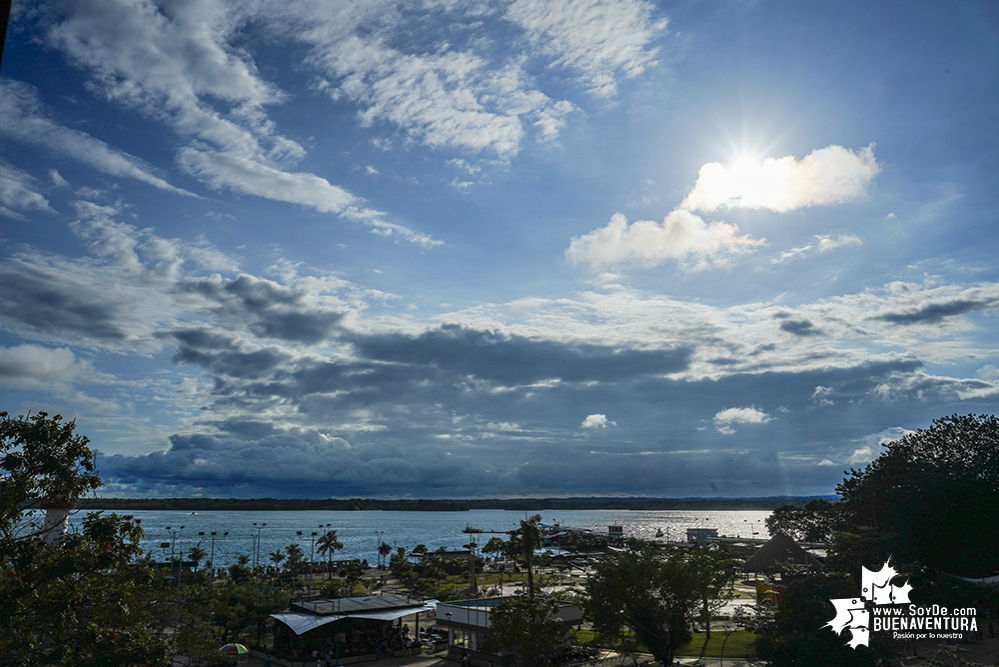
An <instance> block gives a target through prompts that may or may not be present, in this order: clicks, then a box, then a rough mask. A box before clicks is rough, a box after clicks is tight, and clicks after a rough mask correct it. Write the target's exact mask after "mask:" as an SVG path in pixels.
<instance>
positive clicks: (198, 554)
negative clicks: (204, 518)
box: [187, 544, 208, 572]
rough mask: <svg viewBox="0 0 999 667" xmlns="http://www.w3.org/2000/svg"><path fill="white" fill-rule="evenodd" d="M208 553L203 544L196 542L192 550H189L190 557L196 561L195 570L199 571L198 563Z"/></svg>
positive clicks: (188, 555)
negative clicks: (202, 546)
mask: <svg viewBox="0 0 999 667" xmlns="http://www.w3.org/2000/svg"><path fill="white" fill-rule="evenodd" d="M207 555H208V553H207V552H206V551H205V550H204V549H202V548H201V546H200V545H198V544H195V545H194V546H193V547H191V550H190V551H188V552H187V557H188V559H190V560H193V561H194V571H195V572H197V571H198V563H199V562H201V560H202V559H203V558H204V557H205V556H207Z"/></svg>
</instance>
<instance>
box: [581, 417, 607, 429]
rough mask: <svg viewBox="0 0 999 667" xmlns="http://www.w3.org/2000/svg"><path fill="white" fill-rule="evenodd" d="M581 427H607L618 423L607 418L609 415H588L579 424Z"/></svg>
mask: <svg viewBox="0 0 999 667" xmlns="http://www.w3.org/2000/svg"><path fill="white" fill-rule="evenodd" d="M579 426H580V428H607V427H608V426H616V424H615V423H614V422H612V421H609V420H608V419H607V415H586V419H584V420H583V423H582V424H580V425H579Z"/></svg>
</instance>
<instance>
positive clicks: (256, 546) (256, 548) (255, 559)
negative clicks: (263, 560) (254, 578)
mask: <svg viewBox="0 0 999 667" xmlns="http://www.w3.org/2000/svg"><path fill="white" fill-rule="evenodd" d="M266 525H267V524H266V523H261V524H257V522H256V521H254V522H253V527H254V528H255V529H256V531H257V537H256V540H255V541H254V542H255V544H254V554H253V569H254V570H256V569H257V566H258V565H259V564H260V531H262V530H263V529H264V526H266Z"/></svg>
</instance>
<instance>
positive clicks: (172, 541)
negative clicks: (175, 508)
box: [166, 526, 184, 588]
mask: <svg viewBox="0 0 999 667" xmlns="http://www.w3.org/2000/svg"><path fill="white" fill-rule="evenodd" d="M166 529H167V532H168V533H170V567H171V569H172V568H177V574H176V575H175V576H176V577H177V587H178V588H179V587H180V563H179V562H177V558H176V556H175V554H176V549H175V546H176V543H177V533H179V532H180V531H182V530H184V527H183V526H181V527H180V528H177V529H174V528H172V527H171V526H167V527H166Z"/></svg>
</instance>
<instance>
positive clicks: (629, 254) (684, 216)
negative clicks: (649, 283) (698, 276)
mask: <svg viewBox="0 0 999 667" xmlns="http://www.w3.org/2000/svg"><path fill="white" fill-rule="evenodd" d="M764 242H765V240H763V239H754V238H752V237H750V236H748V235H745V234H740V233H739V227H738V225H734V224H729V223H726V222H710V223H708V222H705V221H704V220H703V219H702V218H701V217H700V216H697V215H695V214H693V213H690V212H689V211H684V210H682V209H675V210H674V211H672V212H671V213H670V214H669V215H667V216H666V217H665V218H664V219H663V221H662V223H658V222H654V221H651V220H638V221H636V222H633V223H631V224H628V221H627V219H626V218H625V217H624V215H623V214H621V213H617V214H615V215H614V216H613V217H612V218H611V220H610V222H609V223H608V224H607V226H606V227H603V228H601V229H597V230H595V231H592V232H590V233H589V234H584V235H582V236H577V237H574V238H573V239H572V241H570V243H569V248H568V249H567V250H566V252H565V255H566V258H567V259H568V260H569V261H570V262H572V263H574V264H580V263H586V264H590V265H591V266H594V267H605V266H611V265H616V264H623V263H630V262H635V263H641V264H646V265H654V264H658V263H660V262H662V261H663V260H666V259H675V260H687V259H694V260H708V259H710V258H713V257H717V256H719V255H723V254H736V253H742V252H746V251H748V250H749V249H751V248H753V247H755V246H757V245H760V244H762V243H764Z"/></svg>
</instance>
